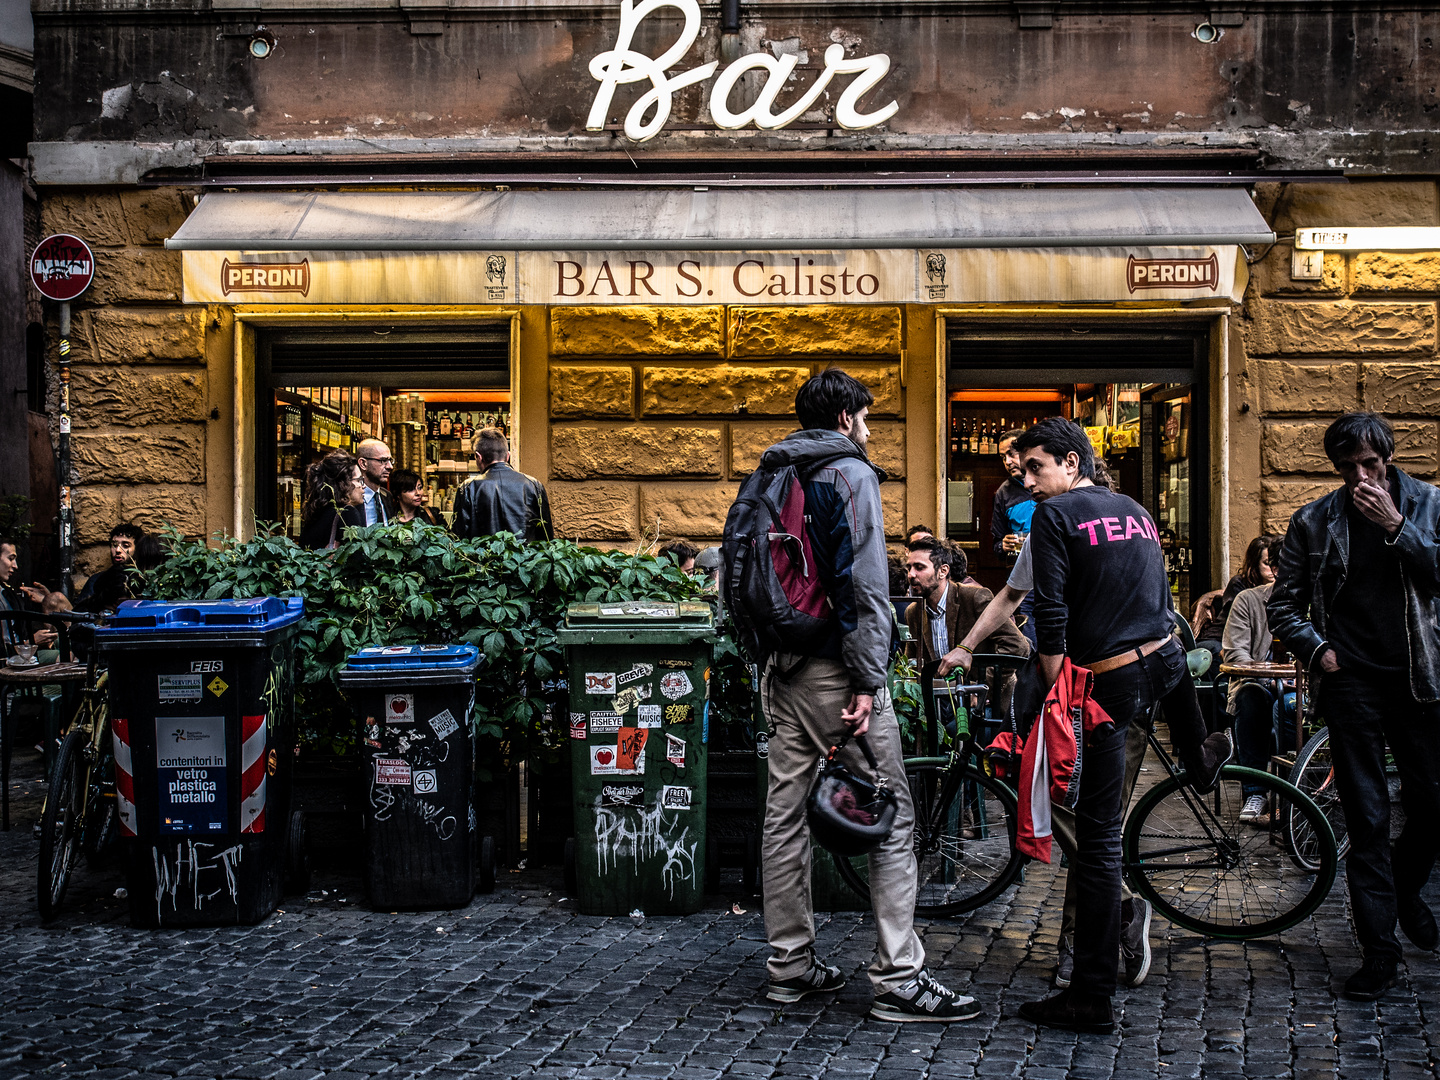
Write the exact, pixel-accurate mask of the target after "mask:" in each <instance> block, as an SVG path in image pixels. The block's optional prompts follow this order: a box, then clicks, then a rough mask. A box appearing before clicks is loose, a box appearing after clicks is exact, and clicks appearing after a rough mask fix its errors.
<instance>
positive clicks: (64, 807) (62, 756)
mask: <svg viewBox="0 0 1440 1080" xmlns="http://www.w3.org/2000/svg"><path fill="white" fill-rule="evenodd" d="M6 614H7V615H8V616H9V617H10V618H12V619H17V618H24V619H28V620H29V621H34V622H48V623H53V624H56V625H58V626H59V628H60V640H59V646H60V654H61V656H67V655H69V652H70V633H68V632H67V630H69V631H81V630H84V631H89V630H90V629H91V627H93V625H94V624H96V623H98V622H101V621H102V618H101V617H100V616H96V615H90V614H87V613H85V612H74V611H58V612H53V613H51V614H46V615H42V614H39V613H36V612H20V611H17V612H7V613H6ZM65 623H74V624H76V625H74V626H73V627H68V628H67V627H66V626H65ZM85 636H87V637H89V638H90V641H89V646H88V648H87V649H86V652H87V659H86V662H85V677H84V681H83V683H82V684H81V687H80V702H79V704H78V705H77V706H76V709H75V714H74V717H73V719H72V720H71V721H70V725H69V727H68V728H67V729H66V732H65V735H64V737H63V738H62V739H61V740H60V749H59V751H58V752H57V753H56V755H55V764H54V767H53V769H52V771H51V774H50V788H49V791H48V793H47V794H46V796H45V802H44V805H43V807H42V809H41V812H40V861H39V867H38V871H37V876H36V890H35V891H36V900H37V903H38V906H39V909H40V917H41V919H43V920H45V921H49V920H50V919H53V918H55V916H56V915H58V914H60V908H61V905H62V903H63V901H64V899H65V890H66V889H67V887H68V886H69V884H70V875H71V873H72V872H73V871H74V869H75V865H76V862H77V860H78V859H79V857H80V855H81V854H83V855H84V856H85V857H86V859H87V861H89V862H90V863H91V864H92V865H93V864H95V863H98V862H99V860H100V859H101V858H102V857H103V856H104V854H105V852H106V851H107V849H108V848H109V847H110V846H111V844H112V843H113V842H114V839H115V835H116V832H117V829H118V824H119V817H118V811H117V806H116V798H115V751H114V744H113V741H112V739H111V735H110V697H109V677H108V673H107V672H105V671H104V670H101V669H99V668H98V667H97V665H96V651H97V650H96V649H95V647H94V641H93V635H90V634H88V633H87V634H86V635H85Z"/></svg>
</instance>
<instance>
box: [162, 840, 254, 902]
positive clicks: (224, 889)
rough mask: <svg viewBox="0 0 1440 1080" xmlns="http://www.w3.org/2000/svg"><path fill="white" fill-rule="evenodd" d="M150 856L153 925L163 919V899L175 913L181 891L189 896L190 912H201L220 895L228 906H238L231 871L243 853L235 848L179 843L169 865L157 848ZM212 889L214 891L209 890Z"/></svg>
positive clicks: (238, 846) (198, 843)
mask: <svg viewBox="0 0 1440 1080" xmlns="http://www.w3.org/2000/svg"><path fill="white" fill-rule="evenodd" d="M217 848H218V849H219V850H216V849H217ZM167 850H168V845H167ZM151 853H152V855H153V856H154V859H155V919H156V921H157V922H158V921H160V920H161V919H162V918H163V915H164V910H165V898H166V897H167V896H168V897H169V898H170V907H171V909H172V910H175V911H178V910H179V905H178V904H176V897H177V896H180V895H182V890H183V893H184V894H187V895H188V896H189V899H190V908H191V910H194V911H199V910H201V909H202V908H204V906H205V905H206V904H207V903H208V902H209V901H211V900H213V899H215V897H217V896H219V895H220V894H221V893H228V894H229V895H230V902H231V903H232V904H238V903H239V902H240V898H239V895H238V893H237V891H236V885H235V867H236V866H238V865H239V864H240V860H241V859H242V858H243V857H244V855H245V851H244V849H243V848H242V847H241V846H240V845H239V844H236V845H235V846H233V847H228V848H220V845H219V844H206V843H202V842H200V841H198V840H182V841H180V842H179V843H177V844H176V845H175V859H174V861H173V862H172V861H171V860H170V857H169V855H168V854H167V853H166V851H162V850H161V849H160V848H159V847H154V848H151ZM212 885H213V886H214V888H211V886H212ZM207 889H208V890H209V891H206V890H207Z"/></svg>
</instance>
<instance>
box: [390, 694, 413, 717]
mask: <svg viewBox="0 0 1440 1080" xmlns="http://www.w3.org/2000/svg"><path fill="white" fill-rule="evenodd" d="M385 719H386V720H388V721H390V723H392V724H413V723H414V722H415V695H414V694H386V695H385Z"/></svg>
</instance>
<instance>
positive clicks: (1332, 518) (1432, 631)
mask: <svg viewBox="0 0 1440 1080" xmlns="http://www.w3.org/2000/svg"><path fill="white" fill-rule="evenodd" d="M1390 476H1391V480H1392V486H1393V483H1394V482H1395V481H1396V480H1398V483H1399V489H1400V498H1399V502H1398V504H1397V505H1398V508H1399V510H1400V513H1401V514H1402V515H1404V518H1405V521H1404V523H1403V524H1402V525H1401V526H1400V531H1399V532H1398V533H1396V534H1395V538H1394V539H1393V540H1389V541H1387V543H1389V544H1391V545H1392V546H1394V547H1395V549H1396V550H1397V551H1398V552H1399V554H1400V576H1401V580H1402V583H1403V585H1404V589H1405V625H1404V626H1403V627H1401V626H1397V627H1396V628H1395V640H1394V641H1393V642H1387V644H1388V645H1391V646H1393V647H1394V648H1395V649H1397V650H1398V649H1400V648H1402V647H1404V648H1406V649H1407V651H1408V654H1409V657H1410V691H1411V693H1413V694H1414V695H1415V700H1416V701H1440V491H1437V490H1436V489H1435V488H1434V487H1432V486H1431V485H1429V484H1425V483H1421V482H1420V481H1419V480H1415V479H1413V478H1412V477H1410V476H1408V475H1406V474H1405V473H1404V472H1402V471H1401V470H1399V469H1397V468H1395V467H1394V466H1393V465H1392V466H1390ZM1349 497H1350V496H1349V495H1348V494H1347V493H1346V490H1345V489H1344V488H1343V487H1342V488H1339V489H1337V490H1335V491H1332V492H1331V493H1330V494H1329V495H1326V496H1324V497H1323V498H1320V499H1316V500H1315V501H1314V502H1312V503H1306V504H1305V505H1304V506H1302V507H1301V508H1300V509H1299V510H1297V511H1295V515H1294V516H1293V517H1292V518H1291V519H1290V530H1289V531H1288V532H1287V533H1286V534H1285V543H1284V546H1283V547H1282V548H1281V551H1280V565H1279V567H1278V568H1277V570H1276V578H1275V587H1274V589H1273V590H1272V591H1271V593H1270V602H1269V603H1268V604H1267V605H1266V610H1267V611H1268V612H1269V615H1270V629H1271V630H1272V631H1274V633H1275V635H1276V636H1277V637H1279V638H1280V640H1281V641H1283V642H1284V643H1285V647H1286V648H1287V649H1289V650H1290V651H1291V652H1292V653H1294V654H1295V655H1296V656H1297V657H1299V658H1300V659H1301V660H1303V661H1305V665H1306V667H1308V668H1309V669H1310V670H1311V671H1312V672H1314V671H1315V670H1316V668H1317V666H1318V663H1319V658H1320V655H1321V653H1323V652H1324V649H1325V646H1326V640H1325V639H1326V635H1327V634H1328V633H1329V615H1330V611H1331V610H1332V609H1333V607H1334V605H1335V597H1336V595H1337V594H1338V593H1339V591H1340V586H1341V585H1343V584H1344V583H1345V573H1346V569H1347V564H1348V562H1349V558H1350V528H1349V525H1348V524H1347V523H1346V520H1345V509H1346V502H1347V500H1348V499H1349Z"/></svg>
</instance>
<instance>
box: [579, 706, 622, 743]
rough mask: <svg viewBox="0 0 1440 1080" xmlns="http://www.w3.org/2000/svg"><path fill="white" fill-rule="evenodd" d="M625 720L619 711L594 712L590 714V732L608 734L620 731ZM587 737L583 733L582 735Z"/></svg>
mask: <svg viewBox="0 0 1440 1080" xmlns="http://www.w3.org/2000/svg"><path fill="white" fill-rule="evenodd" d="M622 723H623V721H622V720H621V717H620V714H619V713H617V712H592V713H591V714H590V734H592V735H608V734H612V733H618V732H619V731H620V727H621V725H622ZM580 737H581V738H582V739H583V738H584V737H585V736H584V735H583V734H582V735H581V736H580Z"/></svg>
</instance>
